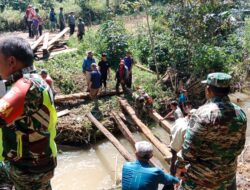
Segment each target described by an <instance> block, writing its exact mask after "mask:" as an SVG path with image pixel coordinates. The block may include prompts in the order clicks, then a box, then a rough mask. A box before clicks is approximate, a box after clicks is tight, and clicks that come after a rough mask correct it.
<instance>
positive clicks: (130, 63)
mask: <svg viewBox="0 0 250 190" xmlns="http://www.w3.org/2000/svg"><path fill="white" fill-rule="evenodd" d="M124 63H125V66H126V67H127V68H128V78H127V80H126V86H127V87H128V88H129V89H131V87H132V69H133V65H134V59H133V58H132V54H131V52H130V51H128V52H127V53H126V56H125V58H124Z"/></svg>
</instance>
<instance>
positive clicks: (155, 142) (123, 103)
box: [118, 98, 172, 162]
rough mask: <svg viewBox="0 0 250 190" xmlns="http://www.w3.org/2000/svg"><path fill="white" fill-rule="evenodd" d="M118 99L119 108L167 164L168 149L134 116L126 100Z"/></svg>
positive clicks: (169, 155)
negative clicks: (127, 115)
mask: <svg viewBox="0 0 250 190" xmlns="http://www.w3.org/2000/svg"><path fill="white" fill-rule="evenodd" d="M118 99H119V103H120V105H121V107H122V108H123V109H124V110H126V111H127V113H128V114H129V115H130V116H131V118H132V120H133V121H134V122H135V123H136V125H137V126H138V127H139V128H140V129H141V131H142V133H143V134H144V135H145V136H146V137H147V139H148V140H150V141H151V143H152V144H153V145H154V146H155V147H156V148H157V149H158V150H159V151H160V153H161V154H162V155H163V156H164V159H165V160H166V161H167V162H169V160H170V158H171V157H172V154H171V153H170V151H169V149H168V147H167V146H166V145H164V144H163V143H161V142H160V141H159V140H158V139H157V138H156V137H155V136H154V135H153V133H152V132H151V130H150V129H149V128H148V127H147V126H146V125H145V124H144V123H143V122H142V121H141V120H140V119H139V118H138V117H137V116H136V113H135V111H134V109H133V108H132V107H131V106H130V105H129V104H128V102H127V101H126V100H123V99H121V98H118Z"/></svg>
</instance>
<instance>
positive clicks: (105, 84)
mask: <svg viewBox="0 0 250 190" xmlns="http://www.w3.org/2000/svg"><path fill="white" fill-rule="evenodd" d="M101 75H102V79H101V80H102V81H101V82H102V85H103V86H104V87H105V88H106V87H107V78H108V76H107V74H106V73H101ZM118 88H119V87H118Z"/></svg>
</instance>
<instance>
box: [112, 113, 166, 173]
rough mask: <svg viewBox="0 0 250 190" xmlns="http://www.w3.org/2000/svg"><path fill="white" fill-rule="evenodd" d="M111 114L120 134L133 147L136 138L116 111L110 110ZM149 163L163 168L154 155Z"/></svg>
mask: <svg viewBox="0 0 250 190" xmlns="http://www.w3.org/2000/svg"><path fill="white" fill-rule="evenodd" d="M111 116H113V118H114V120H115V122H116V124H117V126H118V128H119V129H120V131H121V132H122V134H123V135H124V137H125V138H126V139H127V140H128V141H129V142H130V144H131V145H132V146H133V148H134V149H135V143H136V140H135V138H134V136H133V134H132V133H131V132H130V130H129V128H128V127H127V126H126V125H125V123H124V122H123V121H122V119H121V118H120V117H119V115H118V113H116V112H114V111H112V112H111ZM149 163H150V164H151V165H152V166H155V167H159V168H161V169H163V166H162V165H161V164H160V161H158V160H157V159H156V158H155V157H152V158H151V159H150V160H149Z"/></svg>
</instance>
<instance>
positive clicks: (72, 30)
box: [69, 25, 75, 35]
mask: <svg viewBox="0 0 250 190" xmlns="http://www.w3.org/2000/svg"><path fill="white" fill-rule="evenodd" d="M69 28H70V31H69V33H70V35H73V34H74V33H75V25H69Z"/></svg>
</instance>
